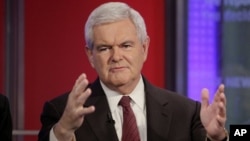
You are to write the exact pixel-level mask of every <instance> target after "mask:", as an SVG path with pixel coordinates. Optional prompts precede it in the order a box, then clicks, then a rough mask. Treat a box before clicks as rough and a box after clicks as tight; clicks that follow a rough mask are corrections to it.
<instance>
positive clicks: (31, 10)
mask: <svg viewBox="0 0 250 141" xmlns="http://www.w3.org/2000/svg"><path fill="white" fill-rule="evenodd" d="M103 2H107V0H65V1H58V0H25V4H24V9H25V11H24V13H25V15H24V17H25V21H24V24H25V27H24V30H25V33H24V34H25V37H24V38H25V64H24V65H25V84H24V85H25V98H24V100H25V101H24V104H25V106H24V107H25V111H24V112H25V114H24V115H25V121H24V122H25V129H26V130H39V129H40V127H41V125H40V121H39V118H40V114H41V111H42V107H43V104H44V102H45V101H47V100H50V99H51V98H54V97H56V96H58V95H60V94H62V93H64V92H66V91H69V90H70V89H71V88H72V86H73V84H74V82H75V80H76V78H77V77H78V76H79V75H80V74H81V73H83V72H85V73H87V75H88V78H89V80H90V81H93V80H94V79H95V78H96V73H95V71H94V69H92V68H91V66H90V64H89V62H88V60H87V57H86V55H85V52H84V45H85V42H84V36H83V29H84V24H85V21H86V19H87V17H88V15H89V14H90V12H91V11H92V10H93V9H94V8H95V7H97V6H98V5H99V4H101V3H103ZM124 2H126V3H128V4H129V5H130V6H132V7H133V8H135V9H137V10H138V11H139V12H140V13H141V15H142V16H143V17H144V18H145V22H146V24H147V30H148V34H149V36H150V41H151V42H150V48H149V56H148V60H147V61H146V63H145V65H144V68H143V74H144V75H145V76H146V77H147V78H148V79H149V80H150V81H151V82H152V83H154V84H156V85H157V86H160V87H164V86H165V84H164V78H165V76H164V73H165V71H166V70H164V62H165V60H164V52H165V51H164V48H165V47H166V46H165V44H166V43H165V42H164V41H165V39H166V37H165V35H164V33H165V29H164V28H165V27H164V26H165V14H164V11H165V9H164V5H165V4H164V0H157V1H155V0H124ZM1 4H2V3H0V5H1ZM0 9H2V8H0ZM2 13H3V12H2V10H1V13H0V16H2V15H1V14H2ZM0 26H1V27H3V25H2V22H1V23H0ZM0 33H4V32H3V31H2V29H0ZM1 40H3V37H2V35H0V43H1V45H0V49H1V50H0V51H2V50H3V44H2V41H1ZM0 55H1V54H0ZM1 59H2V58H1V57H0V61H1V62H3V61H2V60H1ZM0 67H1V68H2V67H3V66H0ZM0 73H1V74H3V72H2V70H1V69H0ZM2 76H3V75H2ZM0 80H1V79H0ZM1 83H2V82H1V81H0V90H1V86H3V84H1ZM25 140H26V141H29V140H30V141H31V140H37V137H31V138H30V137H29V138H27V139H25Z"/></svg>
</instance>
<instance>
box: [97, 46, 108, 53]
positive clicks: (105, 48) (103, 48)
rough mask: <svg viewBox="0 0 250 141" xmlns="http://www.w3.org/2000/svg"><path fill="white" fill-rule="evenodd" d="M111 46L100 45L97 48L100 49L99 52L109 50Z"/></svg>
mask: <svg viewBox="0 0 250 141" xmlns="http://www.w3.org/2000/svg"><path fill="white" fill-rule="evenodd" d="M110 48H111V47H109V46H99V47H98V48H97V50H98V51H99V52H104V51H108V50H109V49H110Z"/></svg>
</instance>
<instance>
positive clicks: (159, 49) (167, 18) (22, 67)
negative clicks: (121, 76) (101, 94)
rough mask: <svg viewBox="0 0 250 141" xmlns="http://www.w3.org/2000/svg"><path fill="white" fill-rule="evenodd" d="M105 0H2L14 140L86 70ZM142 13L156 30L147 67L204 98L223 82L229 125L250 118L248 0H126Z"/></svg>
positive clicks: (0, 85) (1, 35) (28, 132)
mask: <svg viewBox="0 0 250 141" xmlns="http://www.w3.org/2000/svg"><path fill="white" fill-rule="evenodd" d="M104 2H108V0H74V1H72V0H64V1H59V0H35V1H34V0H1V1H0V93H2V94H4V95H6V96H7V97H8V98H9V101H10V106H11V113H12V118H13V128H14V130H13V140H14V141H34V140H37V133H38V131H39V129H40V127H41V124H40V120H39V119H40V114H41V112H42V108H43V104H44V102H45V101H47V100H50V99H52V98H54V97H56V96H58V95H60V94H63V93H65V92H67V91H70V90H71V88H72V86H73V84H74V82H75V80H76V78H77V77H78V76H79V75H80V74H81V73H82V72H85V73H87V75H88V78H89V80H90V81H94V80H95V78H96V73H95V71H94V70H93V69H92V68H91V66H90V64H89V62H88V60H87V57H86V55H85V52H84V46H85V41H84V36H83V33H84V30H83V29H84V24H85V22H86V20H87V17H88V15H89V14H90V12H91V11H92V10H93V9H94V8H95V7H97V6H98V5H100V4H102V3H104ZM122 2H126V3H128V4H129V5H130V6H131V7H133V8H135V9H137V10H138V11H139V12H140V13H141V15H142V16H143V17H144V18H145V22H146V25H147V30H148V34H149V36H150V38H151V42H150V48H149V57H148V60H147V62H146V63H145V65H144V68H143V75H145V76H146V77H147V78H148V79H149V80H150V81H151V82H152V83H154V84H155V85H157V86H159V87H163V88H166V89H169V90H173V91H177V92H178V93H179V94H181V95H184V96H187V97H189V98H191V99H194V100H197V101H200V91H201V89H202V88H204V87H206V88H208V89H209V90H210V92H211V99H212V98H213V94H214V93H215V90H216V89H217V87H218V85H219V84H220V83H224V84H225V86H226V97H227V118H228V120H227V128H229V125H230V124H247V123H248V124H249V123H250V102H249V101H250V57H249V53H250V52H249V50H250V0H244V1H243V0H157V1H155V0H136V1H135V0H122Z"/></svg>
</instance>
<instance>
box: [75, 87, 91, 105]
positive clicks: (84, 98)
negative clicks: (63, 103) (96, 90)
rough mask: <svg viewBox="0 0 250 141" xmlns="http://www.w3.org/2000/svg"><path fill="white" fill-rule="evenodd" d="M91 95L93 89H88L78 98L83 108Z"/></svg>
mask: <svg viewBox="0 0 250 141" xmlns="http://www.w3.org/2000/svg"><path fill="white" fill-rule="evenodd" d="M90 95H91V89H90V88H87V89H86V90H85V91H84V92H82V93H81V95H80V96H79V97H78V98H77V101H78V103H79V104H80V105H81V106H82V105H84V103H85V102H86V100H87V99H88V97H89V96H90Z"/></svg>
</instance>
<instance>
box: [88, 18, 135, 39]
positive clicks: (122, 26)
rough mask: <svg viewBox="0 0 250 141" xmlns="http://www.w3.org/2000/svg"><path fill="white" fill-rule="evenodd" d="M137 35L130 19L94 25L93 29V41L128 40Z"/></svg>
mask: <svg viewBox="0 0 250 141" xmlns="http://www.w3.org/2000/svg"><path fill="white" fill-rule="evenodd" d="M136 35H137V32H136V27H135V25H134V24H133V22H132V21H131V20H130V19H123V20H119V21H116V22H112V23H105V24H100V25H96V26H94V28H93V39H94V41H96V40H105V39H111V38H116V39H118V38H129V37H134V36H136Z"/></svg>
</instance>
